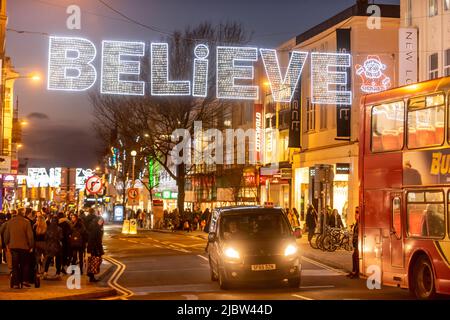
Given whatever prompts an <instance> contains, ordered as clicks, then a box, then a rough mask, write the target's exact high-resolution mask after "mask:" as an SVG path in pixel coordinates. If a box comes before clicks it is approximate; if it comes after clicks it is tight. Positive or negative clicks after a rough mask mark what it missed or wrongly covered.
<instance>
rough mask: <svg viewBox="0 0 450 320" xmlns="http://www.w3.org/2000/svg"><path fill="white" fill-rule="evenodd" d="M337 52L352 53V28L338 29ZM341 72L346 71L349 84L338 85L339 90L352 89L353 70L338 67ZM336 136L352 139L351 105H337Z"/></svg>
mask: <svg viewBox="0 0 450 320" xmlns="http://www.w3.org/2000/svg"><path fill="white" fill-rule="evenodd" d="M336 40H337V52H338V53H345V54H350V53H351V29H337V30H336ZM337 70H338V71H340V72H346V74H347V84H346V85H337V90H338V91H351V90H352V71H351V69H349V68H339V67H338V68H337ZM336 131H337V134H336V138H337V139H350V135H351V105H342V104H337V105H336Z"/></svg>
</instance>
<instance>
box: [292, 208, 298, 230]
mask: <svg viewBox="0 0 450 320" xmlns="http://www.w3.org/2000/svg"><path fill="white" fill-rule="evenodd" d="M292 214H293V218H294V219H295V224H296V226H298V227H299V226H300V216H299V214H298V211H297V209H296V208H293V209H292Z"/></svg>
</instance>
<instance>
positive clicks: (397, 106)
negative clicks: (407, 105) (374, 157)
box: [371, 101, 405, 152]
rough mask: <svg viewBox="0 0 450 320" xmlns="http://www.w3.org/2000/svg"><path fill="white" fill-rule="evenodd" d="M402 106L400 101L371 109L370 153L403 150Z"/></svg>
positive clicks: (403, 112)
mask: <svg viewBox="0 0 450 320" xmlns="http://www.w3.org/2000/svg"><path fill="white" fill-rule="evenodd" d="M404 114H405V111H404V104H403V102H402V101H399V102H393V103H387V104H382V105H378V106H374V107H373V108H372V135H371V136H372V151H373V152H383V151H398V150H401V149H402V148H403V132H404Z"/></svg>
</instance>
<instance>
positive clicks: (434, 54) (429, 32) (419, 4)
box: [400, 0, 450, 81]
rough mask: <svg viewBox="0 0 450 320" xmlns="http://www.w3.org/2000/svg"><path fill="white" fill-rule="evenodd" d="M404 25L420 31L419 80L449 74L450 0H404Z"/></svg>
mask: <svg viewBox="0 0 450 320" xmlns="http://www.w3.org/2000/svg"><path fill="white" fill-rule="evenodd" d="M400 4H401V26H402V27H403V28H412V29H415V30H417V37H414V39H413V41H414V47H416V48H417V62H418V63H417V68H418V77H417V78H416V79H415V80H417V81H426V80H431V79H435V78H439V77H445V76H450V0H401V1H400Z"/></svg>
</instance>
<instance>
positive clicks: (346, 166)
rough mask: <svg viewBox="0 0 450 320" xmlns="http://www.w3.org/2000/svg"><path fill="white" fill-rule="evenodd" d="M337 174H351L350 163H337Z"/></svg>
mask: <svg viewBox="0 0 450 320" xmlns="http://www.w3.org/2000/svg"><path fill="white" fill-rule="evenodd" d="M336 174H350V163H336Z"/></svg>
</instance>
